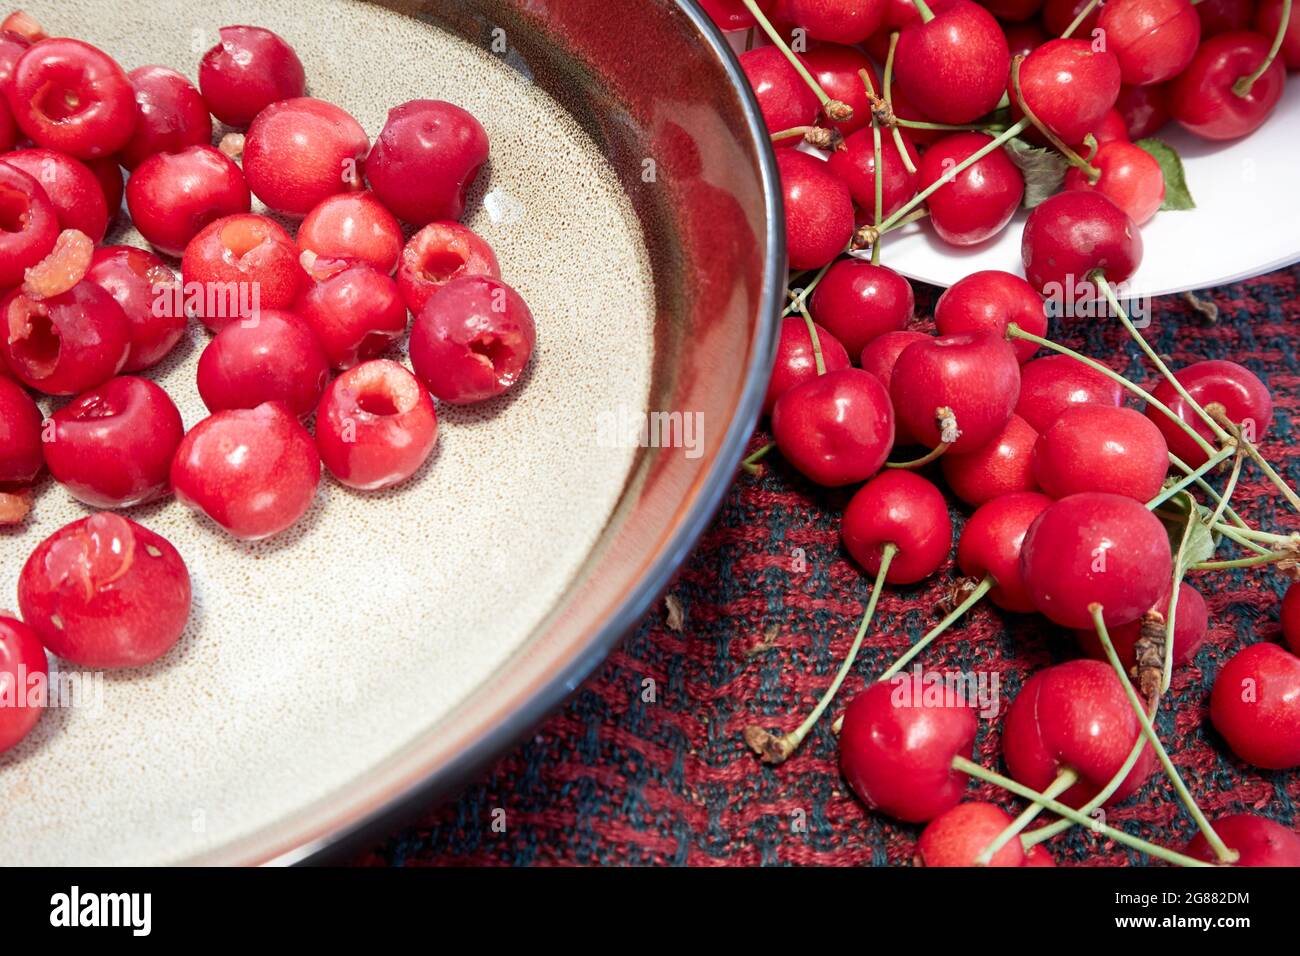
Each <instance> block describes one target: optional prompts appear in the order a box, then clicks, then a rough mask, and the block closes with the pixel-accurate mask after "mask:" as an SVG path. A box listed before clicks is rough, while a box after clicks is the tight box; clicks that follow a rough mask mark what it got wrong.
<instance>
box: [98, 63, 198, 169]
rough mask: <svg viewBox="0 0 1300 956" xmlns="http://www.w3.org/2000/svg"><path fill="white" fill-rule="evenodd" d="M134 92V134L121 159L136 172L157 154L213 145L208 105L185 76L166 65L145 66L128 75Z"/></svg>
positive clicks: (120, 155) (120, 154)
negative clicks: (142, 164)
mask: <svg viewBox="0 0 1300 956" xmlns="http://www.w3.org/2000/svg"><path fill="white" fill-rule="evenodd" d="M127 77H128V78H129V79H130V80H131V87H132V89H133V90H134V91H135V105H136V121H135V132H134V133H132V134H131V139H130V141H128V142H127V144H126V145H125V146H124V147H122V151H121V153H119V154H118V159H120V160H121V161H122V165H123V166H125V167H126V168H127V169H135V168H136V167H137V166H139V165H140V164H141V163H142V162H144V161H145V160H146V159H148V158H149V157H150V156H152V155H154V154H155V153H179V152H180V151H181V150H182V149H185V148H187V147H189V146H207V145H210V144H211V142H212V117H211V116H209V115H208V105H207V104H206V103H205V102H204V101H203V97H202V96H200V95H199V91H198V90H196V89H195V88H194V85H193V84H192V83H190V81H189V80H187V79H186V78H185V77H184V76H183V75H182V74H180V73H177V72H176V71H175V70H173V69H171V68H170V67H166V66H142V67H138V68H137V69H134V70H132V71H131V72H130V73H128V74H127Z"/></svg>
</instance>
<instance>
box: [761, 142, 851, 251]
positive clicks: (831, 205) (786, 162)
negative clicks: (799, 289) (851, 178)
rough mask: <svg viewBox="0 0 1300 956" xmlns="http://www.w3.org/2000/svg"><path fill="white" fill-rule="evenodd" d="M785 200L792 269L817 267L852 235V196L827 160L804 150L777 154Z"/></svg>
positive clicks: (845, 243)
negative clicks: (803, 151)
mask: <svg viewBox="0 0 1300 956" xmlns="http://www.w3.org/2000/svg"><path fill="white" fill-rule="evenodd" d="M776 162H777V167H778V170H779V171H780V174H781V189H782V193H783V198H784V200H785V242H786V251H787V253H788V257H789V260H790V268H792V269H820V268H821V267H822V266H824V265H826V264H827V263H828V262H830V261H831V260H832V259H834V258H835V257H836V256H838V255H839V254H840V253H841V252H843V251H844V250H845V249H846V248H847V247H848V244H849V240H850V239H851V238H852V237H853V224H854V219H853V199H852V197H851V196H850V194H849V190H848V187H847V186H845V185H844V183H843V182H842V181H841V180H840V179H839V178H837V177H836V176H835V175H834V174H833V173H832V172H831V171H830V167H829V165H828V164H827V163H824V162H822V161H821V160H819V159H814V158H813V157H812V156H809V155H807V154H805V153H797V152H794V151H792V150H782V151H781V152H779V153H777V157H776Z"/></svg>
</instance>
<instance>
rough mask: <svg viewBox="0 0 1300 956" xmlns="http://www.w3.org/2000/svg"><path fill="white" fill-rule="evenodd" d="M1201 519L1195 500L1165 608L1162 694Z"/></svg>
mask: <svg viewBox="0 0 1300 956" xmlns="http://www.w3.org/2000/svg"><path fill="white" fill-rule="evenodd" d="M1237 461H1238V462H1240V461H1241V456H1240V455H1238V456H1237ZM1199 520H1200V514H1199V512H1198V511H1197V510H1196V504H1195V502H1193V504H1192V510H1191V513H1190V514H1188V516H1187V523H1186V524H1185V525H1183V533H1182V534H1181V535H1179V537H1178V553H1177V554H1175V555H1174V573H1173V581H1172V582H1171V583H1170V586H1169V605H1168V607H1167V608H1166V609H1165V647H1164V658H1165V659H1164V660H1163V661H1161V662H1160V663H1161V668H1160V693H1161V694H1165V693H1168V691H1169V684H1170V683H1171V682H1172V681H1173V679H1174V632H1175V631H1176V630H1177V629H1178V591H1179V590H1180V588H1181V586H1182V583H1183V576H1184V575H1186V574H1187V564H1186V561H1187V545H1188V544H1189V543H1190V542H1191V540H1192V525H1193V523H1194V522H1197V521H1199ZM1157 706H1158V705H1157Z"/></svg>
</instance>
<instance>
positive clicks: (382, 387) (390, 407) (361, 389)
mask: <svg viewBox="0 0 1300 956" xmlns="http://www.w3.org/2000/svg"><path fill="white" fill-rule="evenodd" d="M437 440H438V417H437V414H436V413H435V412H434V409H433V400H432V399H431V398H429V393H428V392H426V391H425V390H424V386H423V385H421V384H420V383H419V381H418V380H417V379H416V377H415V376H414V375H412V374H411V373H410V372H408V371H407V370H406V369H404V368H403V367H402V366H400V365H398V364H397V363H396V362H390V361H388V360H387V359H378V360H376V361H373V362H363V363H362V364H360V365H358V366H357V367H356V368H353V369H349V370H348V371H346V372H344V373H343V374H342V375H340V376H339V377H338V378H336V379H335V380H334V381H333V382H332V383H331V384H330V387H329V388H328V389H327V390H326V392H325V396H324V398H322V399H321V403H320V411H319V412H318V413H317V416H316V447H317V448H319V449H320V456H321V461H322V462H323V463H324V465H325V467H326V468H328V469H329V470H330V472H331V473H332V474H333V475H334V477H336V478H338V480H339V481H341V482H343V484H345V485H347V486H348V487H349V488H359V489H362V490H364V491H378V490H380V489H383V488H391V487H393V486H394V485H397V484H401V483H402V482H403V481H405V480H406V479H408V478H410V477H411V475H413V474H415V472H416V471H418V470H419V468H420V466H421V465H423V464H424V463H425V461H426V460H428V458H429V455H430V454H431V453H432V451H433V446H434V444H435V443H436V442H437Z"/></svg>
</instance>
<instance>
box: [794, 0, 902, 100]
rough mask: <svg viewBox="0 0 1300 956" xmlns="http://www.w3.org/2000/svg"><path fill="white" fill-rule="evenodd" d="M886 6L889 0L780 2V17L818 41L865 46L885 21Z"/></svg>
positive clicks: (803, 0) (796, 0) (801, 0)
mask: <svg viewBox="0 0 1300 956" xmlns="http://www.w3.org/2000/svg"><path fill="white" fill-rule="evenodd" d="M885 6H886V0H780V2H779V5H778V8H777V15H778V16H779V17H780V18H781V19H782V20H784V21H785V22H787V23H796V24H798V25H799V26H801V27H803V28H804V29H805V30H807V31H808V35H809V36H810V37H813V38H815V39H818V40H832V41H834V42H836V43H861V42H862V41H863V40H865V39H866V38H867V37H869V36H871V34H873V33H875V32H876V30H877V29H878V28H879V27H880V24H881V23H882V22H883V21H884V17H885ZM827 92H828V93H830V90H827ZM831 95H832V96H834V94H833V93H832V94H831Z"/></svg>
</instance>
